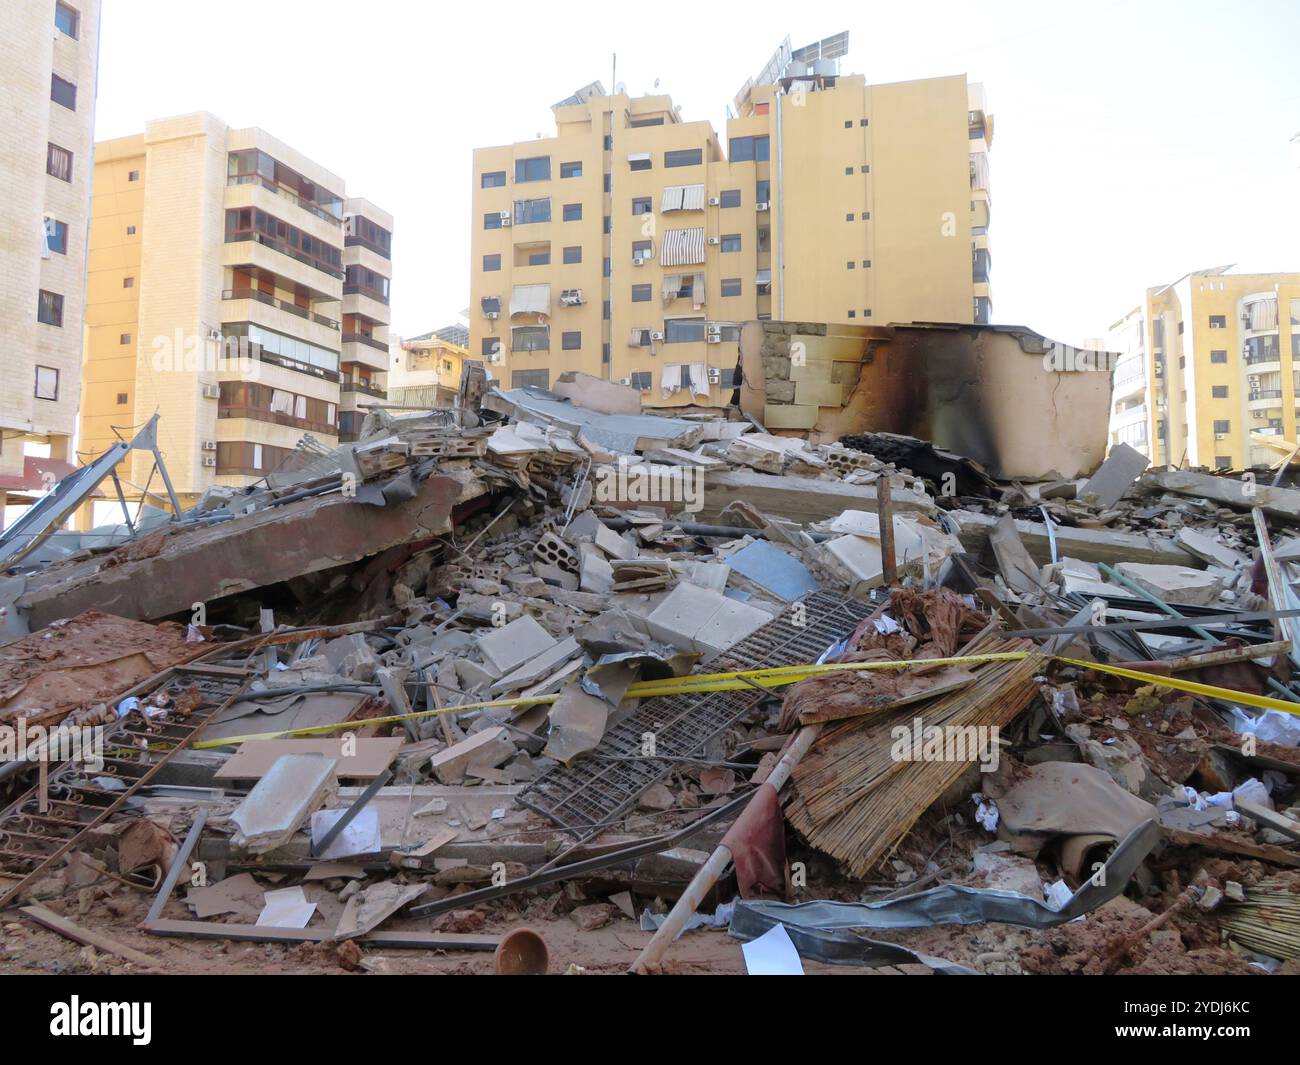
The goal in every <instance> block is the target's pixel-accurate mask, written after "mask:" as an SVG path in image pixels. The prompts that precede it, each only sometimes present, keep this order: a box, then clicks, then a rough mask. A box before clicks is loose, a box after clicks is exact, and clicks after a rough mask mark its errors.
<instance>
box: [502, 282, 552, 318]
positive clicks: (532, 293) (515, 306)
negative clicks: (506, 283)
mask: <svg viewBox="0 0 1300 1065" xmlns="http://www.w3.org/2000/svg"><path fill="white" fill-rule="evenodd" d="M550 313H551V286H550V285H515V286H514V288H513V289H512V290H511V292H510V314H511V317H513V316H514V315H516V314H547V315H549V314H550Z"/></svg>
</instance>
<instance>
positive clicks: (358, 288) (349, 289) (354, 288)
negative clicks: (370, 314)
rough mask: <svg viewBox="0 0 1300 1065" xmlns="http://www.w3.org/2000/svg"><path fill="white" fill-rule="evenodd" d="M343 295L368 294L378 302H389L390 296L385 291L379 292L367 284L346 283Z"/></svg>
mask: <svg viewBox="0 0 1300 1065" xmlns="http://www.w3.org/2000/svg"><path fill="white" fill-rule="evenodd" d="M343 295H345V296H367V297H369V298H370V299H372V300H375V301H376V302H378V303H384V304H387V303H388V296H387V294H385V293H383V292H378V291H376V290H375V289H373V288H367V287H366V286H365V285H344V286H343Z"/></svg>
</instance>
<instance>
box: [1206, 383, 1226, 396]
mask: <svg viewBox="0 0 1300 1065" xmlns="http://www.w3.org/2000/svg"><path fill="white" fill-rule="evenodd" d="M1210 395H1211V397H1212V398H1214V399H1227V398H1228V386H1227V385H1211V386H1210Z"/></svg>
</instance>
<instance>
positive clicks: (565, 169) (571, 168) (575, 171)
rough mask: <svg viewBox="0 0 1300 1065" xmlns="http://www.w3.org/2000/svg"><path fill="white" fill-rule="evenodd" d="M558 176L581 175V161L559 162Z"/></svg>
mask: <svg viewBox="0 0 1300 1065" xmlns="http://www.w3.org/2000/svg"><path fill="white" fill-rule="evenodd" d="M560 177H562V178H570V177H582V163H581V162H576V163H561V164H560Z"/></svg>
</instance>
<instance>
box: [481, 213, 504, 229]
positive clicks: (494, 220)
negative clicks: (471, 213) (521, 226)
mask: <svg viewBox="0 0 1300 1065" xmlns="http://www.w3.org/2000/svg"><path fill="white" fill-rule="evenodd" d="M483 228H484V229H500V228H501V212H500V211H488V212H487V214H485V215H484V216H483Z"/></svg>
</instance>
